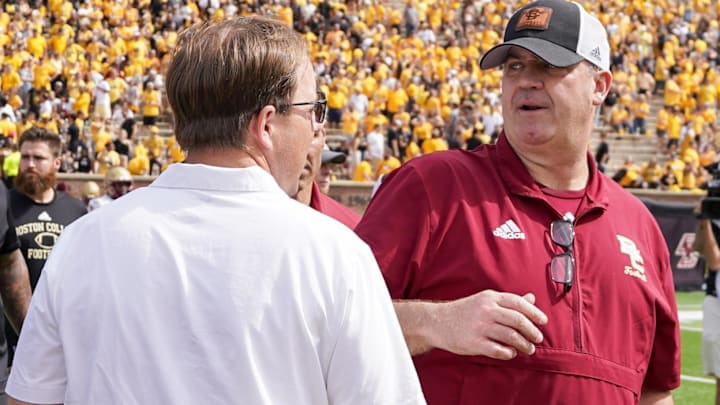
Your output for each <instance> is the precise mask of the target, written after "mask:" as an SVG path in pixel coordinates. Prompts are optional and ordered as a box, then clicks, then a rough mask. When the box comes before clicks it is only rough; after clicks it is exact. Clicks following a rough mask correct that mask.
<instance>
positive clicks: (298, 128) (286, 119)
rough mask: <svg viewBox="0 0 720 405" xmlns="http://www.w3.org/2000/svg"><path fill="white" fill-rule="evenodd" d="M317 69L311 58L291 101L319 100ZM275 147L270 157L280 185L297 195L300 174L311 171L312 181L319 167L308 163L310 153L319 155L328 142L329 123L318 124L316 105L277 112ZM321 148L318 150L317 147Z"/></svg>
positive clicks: (302, 70)
mask: <svg viewBox="0 0 720 405" xmlns="http://www.w3.org/2000/svg"><path fill="white" fill-rule="evenodd" d="M317 97H318V96H317V90H316V85H315V72H314V71H313V68H312V64H311V63H310V61H309V60H308V61H307V62H306V63H305V64H304V65H302V67H301V68H300V71H299V73H298V85H297V90H296V91H295V94H294V95H293V97H292V99H291V101H290V102H291V103H307V102H313V101H316V100H317ZM273 123H274V124H275V125H274V126H273V132H272V134H271V135H270V137H271V139H272V150H270V151H268V153H267V154H266V158H267V161H268V165H269V169H270V173H271V174H272V175H273V177H275V180H276V181H277V182H278V184H279V185H280V187H281V188H282V189H283V190H284V191H285V192H286V193H288V195H291V196H293V195H295V194H297V192H298V190H299V183H300V176H301V173H302V172H303V171H307V176H306V177H307V178H309V179H310V181H312V178H313V177H314V171H313V172H310V171H312V170H317V169H313V168H314V167H315V166H313V164H312V163H311V164H310V165H309V166H308V161H309V160H310V159H309V157H308V156H309V155H310V154H311V153H312V154H317V155H318V160H319V155H320V153H321V152H320V150H321V149H322V146H323V145H324V143H325V131H324V127H325V123H324V122H323V123H316V122H315V118H314V115H313V105H302V106H292V107H290V109H289V110H288V112H287V113H283V114H275V118H274V119H273ZM315 149H317V152H314V150H315Z"/></svg>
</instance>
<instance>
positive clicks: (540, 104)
mask: <svg viewBox="0 0 720 405" xmlns="http://www.w3.org/2000/svg"><path fill="white" fill-rule="evenodd" d="M610 81H611V76H610V74H609V73H607V72H597V71H595V70H594V69H593V68H592V67H591V65H590V64H588V63H585V62H581V63H578V64H576V65H573V66H570V67H565V68H561V67H554V66H551V65H548V64H546V63H545V62H544V61H542V60H541V59H539V58H537V57H536V56H535V55H534V54H532V53H530V52H528V51H526V50H524V49H521V48H517V47H513V49H511V50H510V52H509V54H508V58H507V60H506V61H505V64H504V67H503V79H502V97H501V100H502V107H503V117H504V121H505V122H504V127H505V132H506V135H507V138H508V141H509V142H510V144H511V145H513V147H514V148H515V149H516V150H518V149H520V150H522V149H524V148H536V147H545V148H546V150H548V151H549V152H551V153H554V151H557V150H571V151H575V152H576V153H583V154H584V153H585V149H586V147H587V144H588V142H589V137H590V133H591V128H592V122H593V116H594V111H595V108H596V107H597V106H599V105H600V104H601V103H602V101H603V99H604V98H605V95H606V94H607V91H608V89H609V86H610Z"/></svg>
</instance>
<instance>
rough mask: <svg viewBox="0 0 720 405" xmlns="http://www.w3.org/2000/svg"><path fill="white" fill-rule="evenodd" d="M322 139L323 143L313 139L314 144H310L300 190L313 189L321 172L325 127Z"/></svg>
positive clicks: (321, 135) (301, 174)
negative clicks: (313, 183)
mask: <svg viewBox="0 0 720 405" xmlns="http://www.w3.org/2000/svg"><path fill="white" fill-rule="evenodd" d="M320 132H321V134H320V138H322V143H320V142H319V141H316V140H315V138H313V142H310V147H309V148H308V152H307V155H306V156H305V166H304V167H303V169H302V172H300V183H299V184H298V186H299V190H305V189H309V188H311V187H312V182H313V179H315V178H316V176H317V175H318V173H319V171H320V165H321V161H322V150H323V146H324V144H325V133H326V131H325V127H323V128H322V129H321V130H320Z"/></svg>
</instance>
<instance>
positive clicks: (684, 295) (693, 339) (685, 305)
mask: <svg viewBox="0 0 720 405" xmlns="http://www.w3.org/2000/svg"><path fill="white" fill-rule="evenodd" d="M704 297H705V293H704V292H702V291H698V292H678V293H677V303H678V310H680V311H702V302H703V298H704ZM680 328H681V331H680V338H681V344H682V375H683V380H682V384H681V385H680V388H678V389H677V390H675V391H674V392H673V396H674V398H675V404H677V405H711V404H714V399H715V384H714V383H713V381H714V378H713V377H711V376H707V375H705V374H704V373H703V367H702V358H701V353H700V350H701V346H702V321H699V320H696V321H683V322H681V325H680Z"/></svg>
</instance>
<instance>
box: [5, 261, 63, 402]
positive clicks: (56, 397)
mask: <svg viewBox="0 0 720 405" xmlns="http://www.w3.org/2000/svg"><path fill="white" fill-rule="evenodd" d="M51 257H52V256H51ZM52 270H53V269H52V259H51V260H49V261H48V263H47V265H46V266H45V269H44V270H43V273H42V275H41V276H40V281H39V282H38V285H37V287H36V288H35V292H34V293H33V298H32V301H31V302H30V309H29V310H28V315H27V317H26V318H25V321H24V323H23V330H22V333H21V334H20V341H19V342H18V346H17V350H16V352H15V360H14V362H13V367H12V371H11V373H10V379H9V380H8V384H7V388H6V392H7V393H8V394H9V395H11V396H12V397H13V398H16V399H19V400H21V401H25V402H31V403H43V404H45V403H48V404H49V403H52V404H55V403H62V402H63V401H64V399H65V389H66V383H67V376H66V374H65V369H66V368H65V356H64V354H63V350H62V344H61V341H60V333H59V330H58V322H57V319H56V318H55V309H54V307H53V302H52V294H51V286H50V282H49V281H48V278H49V277H48V275H49V274H50V273H52V272H53V271H52Z"/></svg>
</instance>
